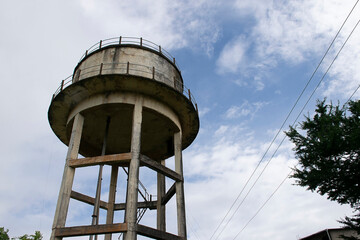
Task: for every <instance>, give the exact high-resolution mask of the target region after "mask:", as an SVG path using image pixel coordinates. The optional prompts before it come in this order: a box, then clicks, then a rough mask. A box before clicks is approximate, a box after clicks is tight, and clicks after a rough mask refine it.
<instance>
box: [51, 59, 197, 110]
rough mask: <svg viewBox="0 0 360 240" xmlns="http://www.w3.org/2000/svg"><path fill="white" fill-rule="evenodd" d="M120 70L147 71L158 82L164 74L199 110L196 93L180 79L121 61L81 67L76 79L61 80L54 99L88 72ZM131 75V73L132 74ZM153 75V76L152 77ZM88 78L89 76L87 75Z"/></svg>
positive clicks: (165, 78) (147, 67)
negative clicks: (159, 77) (108, 66)
mask: <svg viewBox="0 0 360 240" xmlns="http://www.w3.org/2000/svg"><path fill="white" fill-rule="evenodd" d="M107 65H111V67H110V68H107ZM114 65H123V66H125V67H115V68H114V67H112V66H114ZM134 66H136V67H139V66H140V67H144V70H142V69H138V68H134ZM110 69H111V70H120V71H123V73H119V74H130V71H131V72H142V73H146V74H149V79H150V80H153V81H157V82H163V81H160V79H157V76H159V75H160V76H163V80H165V82H163V83H165V84H166V85H169V86H171V87H172V88H174V89H175V90H177V91H178V92H180V93H181V94H183V95H184V96H185V97H186V98H187V99H189V100H190V102H191V103H192V104H193V105H194V107H195V109H196V111H198V108H197V103H196V100H195V97H194V95H193V94H192V93H191V91H190V89H189V88H187V87H186V86H185V85H184V84H183V82H182V81H180V80H178V79H173V80H171V79H170V78H169V77H167V76H166V74H164V73H163V72H161V71H158V70H156V69H155V68H154V67H150V66H146V65H141V64H137V63H129V62H127V63H121V62H117V63H102V64H98V65H94V66H89V67H86V68H84V69H81V71H80V74H79V75H78V76H76V79H74V77H75V76H74V75H70V76H69V77H67V78H65V79H64V80H62V81H61V83H60V86H59V87H58V88H57V89H56V91H55V93H54V94H53V98H52V99H54V98H55V97H56V96H57V95H58V94H59V93H60V92H61V91H62V90H64V89H65V88H66V87H68V86H69V85H71V83H72V82H74V81H82V80H77V79H81V77H83V79H84V76H86V75H88V74H92V75H91V76H95V75H94V72H97V74H96V75H107V74H104V71H106V70H110ZM130 75H131V74H130ZM150 76H151V77H150ZM85 78H87V77H85ZM176 86H181V88H182V91H180V90H179V89H178V88H176Z"/></svg>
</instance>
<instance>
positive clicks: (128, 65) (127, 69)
mask: <svg viewBox="0 0 360 240" xmlns="http://www.w3.org/2000/svg"><path fill="white" fill-rule="evenodd" d="M129 68H130V63H129V62H127V65H126V74H129Z"/></svg>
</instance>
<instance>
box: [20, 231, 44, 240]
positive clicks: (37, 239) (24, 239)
mask: <svg viewBox="0 0 360 240" xmlns="http://www.w3.org/2000/svg"><path fill="white" fill-rule="evenodd" d="M42 238H43V236H42V234H41V233H40V231H35V234H34V235H30V236H29V235H27V234H25V235H23V236H21V237H19V240H42Z"/></svg>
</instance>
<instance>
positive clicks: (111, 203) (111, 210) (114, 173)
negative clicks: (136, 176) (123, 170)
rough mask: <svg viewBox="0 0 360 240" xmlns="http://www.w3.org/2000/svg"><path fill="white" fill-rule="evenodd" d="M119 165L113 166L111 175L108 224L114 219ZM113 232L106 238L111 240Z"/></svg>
mask: <svg viewBox="0 0 360 240" xmlns="http://www.w3.org/2000/svg"><path fill="white" fill-rule="evenodd" d="M118 170H119V167H118V166H115V165H113V166H111V177H110V187H109V201H108V209H107V216H106V224H112V223H113V221H114V204H115V195H116V183H117V178H118ZM111 236H112V234H111V233H110V234H105V240H111Z"/></svg>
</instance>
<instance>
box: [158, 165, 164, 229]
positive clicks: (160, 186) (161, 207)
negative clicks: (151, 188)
mask: <svg viewBox="0 0 360 240" xmlns="http://www.w3.org/2000/svg"><path fill="white" fill-rule="evenodd" d="M161 164H162V165H163V166H165V160H162V161H161ZM164 196H165V176H164V175H163V174H161V173H157V206H156V208H157V229H158V230H161V231H164V232H165V231H166V214H165V205H163V204H162V203H161V200H162V198H163V197H164Z"/></svg>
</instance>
